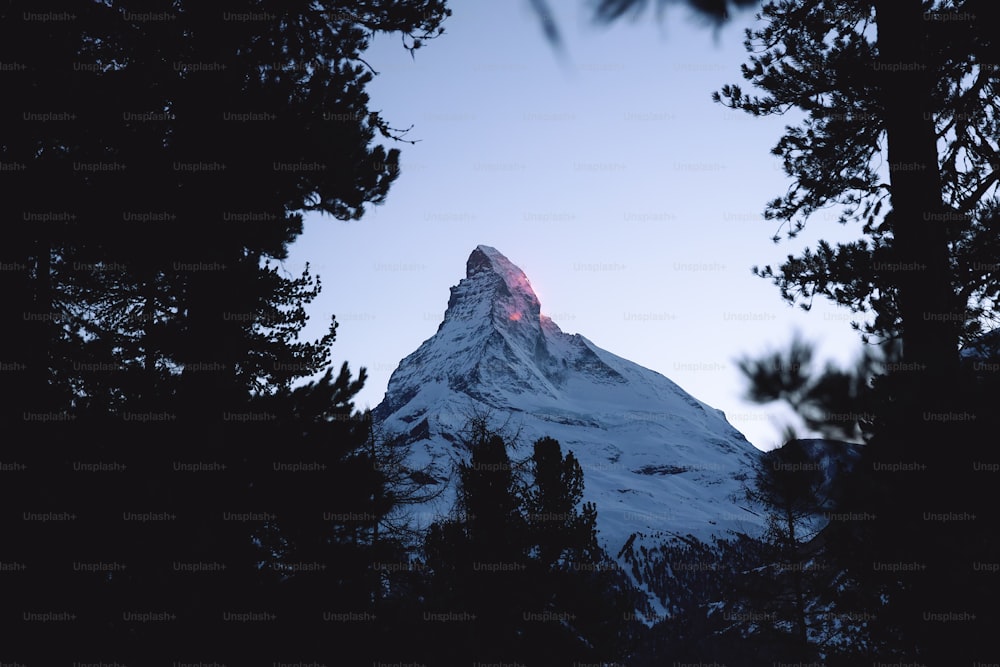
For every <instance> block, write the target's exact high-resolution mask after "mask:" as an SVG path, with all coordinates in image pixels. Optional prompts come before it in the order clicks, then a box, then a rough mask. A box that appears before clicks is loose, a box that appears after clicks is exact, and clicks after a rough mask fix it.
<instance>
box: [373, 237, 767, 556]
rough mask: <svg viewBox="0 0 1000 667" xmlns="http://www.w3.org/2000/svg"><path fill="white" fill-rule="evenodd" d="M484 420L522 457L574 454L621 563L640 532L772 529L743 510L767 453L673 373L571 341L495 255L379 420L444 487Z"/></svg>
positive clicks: (488, 251) (469, 281)
mask: <svg viewBox="0 0 1000 667" xmlns="http://www.w3.org/2000/svg"><path fill="white" fill-rule="evenodd" d="M483 413H489V414H491V417H492V419H493V421H494V422H495V424H496V426H498V427H499V426H505V428H506V430H507V431H509V432H517V433H518V442H519V444H520V449H519V450H516V451H515V452H514V453H513V456H514V457H518V456H525V455H527V454H528V453H529V452H530V446H531V443H533V442H534V441H535V440H536V439H537V438H540V437H542V436H545V435H547V436H550V437H553V438H555V439H557V440H558V441H559V442H560V443H561V445H562V447H563V450H564V452H565V451H566V450H571V451H573V453H574V455H575V456H576V457H577V458H578V459H579V461H580V464H581V466H582V467H583V469H584V475H585V485H586V487H585V500H587V501H591V502H594V503H595V504H596V506H597V511H598V529H599V535H598V536H599V538H600V540H601V541H602V543H603V545H604V546H605V548H606V549H607V550H608V552H609V553H611V554H612V555H615V554H617V553H618V551H619V550H620V549H621V547H622V545H624V544H625V542H626V541H627V540H628V539H629V537H630V536H631V535H632V534H633V533H637V532H638V533H640V534H641V536H640V537H642V536H645V537H646V539H650V540H658V539H661V538H664V537H670V536H678V535H687V534H691V535H694V536H696V537H699V538H701V539H708V538H710V537H711V536H713V535H722V534H724V533H725V532H726V531H728V530H735V531H740V532H747V533H751V534H754V533H757V532H758V531H759V530H760V528H761V521H760V519H759V517H757V516H756V515H755V514H753V513H752V512H750V511H748V510H746V509H744V507H743V503H741V502H740V500H739V497H740V491H741V487H742V484H743V480H744V479H747V477H748V476H749V475H750V473H751V472H752V469H753V466H754V465H755V463H756V462H757V460H758V457H759V452H758V450H756V449H755V448H754V447H753V446H752V445H751V444H750V443H749V442H747V440H746V439H745V438H744V437H743V435H742V434H741V433H740V432H739V431H737V430H736V429H735V428H733V426H732V425H730V424H729V423H728V422H727V421H726V419H725V416H724V415H723V413H722V412H721V411H719V410H716V409H713V408H711V407H709V406H707V405H705V404H704V403H702V402H700V401H698V400H697V399H695V398H694V397H692V396H691V395H690V394H688V393H686V392H685V391H684V390H683V389H681V388H680V387H679V386H677V385H676V384H675V383H673V382H672V381H670V380H669V379H667V378H666V377H664V376H663V375H660V374H659V373H656V372H654V371H651V370H649V369H647V368H643V367H642V366H639V365H637V364H635V363H632V362H631V361H628V360H627V359H623V358H622V357H619V356H616V355H614V354H612V353H610V352H607V351H606V350H602V349H601V348H599V347H597V346H596V345H594V344H593V343H592V342H590V341H589V340H587V339H586V338H584V337H583V336H581V335H579V334H577V335H569V334H566V333H563V332H562V331H561V330H560V329H559V327H558V326H557V325H556V323H555V322H553V321H552V320H551V319H549V318H548V317H547V316H545V315H543V314H541V309H540V304H539V302H538V297H537V296H536V295H535V293H534V291H533V290H532V288H531V283H530V282H529V281H528V278H527V277H526V276H525V275H524V273H523V272H522V271H521V270H520V269H519V268H518V267H516V266H515V265H514V264H512V263H511V262H510V261H509V260H508V259H507V258H506V257H504V256H503V255H502V254H500V253H499V252H498V251H497V250H495V249H493V248H491V247H488V246H479V247H478V248H476V249H475V250H474V251H473V252H472V254H471V255H470V257H469V260H468V263H467V266H466V277H465V279H464V280H462V281H461V282H460V283H459V284H458V285H457V286H455V287H452V288H451V298H450V299H449V302H448V308H447V310H446V312H445V314H444V320H443V321H442V323H441V325H440V326H439V328H438V330H437V332H436V333H435V334H434V336H432V337H431V338H429V339H428V340H426V341H424V343H423V344H422V345H421V346H420V347H419V348H418V349H417V350H416V351H415V352H413V353H412V354H410V355H409V356H407V357H406V358H405V359H403V360H402V362H401V363H400V364H399V367H398V368H397V369H396V371H395V372H394V373H393V375H392V377H391V379H390V381H389V386H388V390H387V392H386V396H385V398H384V399H383V401H382V403H381V404H379V406H378V407H376V408H375V411H374V415H375V418H376V421H377V422H379V423H380V424H381V425H382V427H383V429H384V430H386V431H387V432H390V433H395V434H399V435H401V436H402V440H403V441H406V442H410V443H413V444H412V454H411V459H410V465H411V466H412V467H414V468H419V467H422V466H424V465H430V466H431V468H430V473H431V475H432V476H433V478H434V480H435V482H436V483H437V484H440V485H445V484H448V480H449V477H450V476H451V475H452V472H451V471H452V463H453V461H454V460H456V459H457V458H459V457H463V456H465V453H464V452H462V450H461V448H459V447H457V446H456V434H457V433H459V432H461V430H462V428H463V426H464V425H465V424H466V423H467V421H468V419H469V418H470V417H472V416H473V415H477V414H483ZM453 486H454V484H451V485H450V487H449V488H450V489H451V490H449V491H447V492H445V493H444V494H443V495H442V496H441V497H440V498H439V499H438V500H437V501H436V502H435V503H434V504H432V505H430V506H428V507H425V508H423V511H422V512H421V513H419V515H418V516H419V518H420V519H421V521H420V522H419V523H421V524H423V525H426V524H427V523H429V522H430V521H431V520H433V518H434V516H435V514H437V513H442V514H443V513H445V512H447V510H448V509H449V508H450V507H451V505H452V501H453V499H454V494H453V492H452V491H453Z"/></svg>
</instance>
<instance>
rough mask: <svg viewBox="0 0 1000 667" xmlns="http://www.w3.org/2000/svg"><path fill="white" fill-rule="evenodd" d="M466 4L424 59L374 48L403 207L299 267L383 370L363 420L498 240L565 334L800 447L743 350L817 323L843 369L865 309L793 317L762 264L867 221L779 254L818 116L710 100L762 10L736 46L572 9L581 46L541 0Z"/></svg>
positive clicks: (688, 24) (330, 238)
mask: <svg viewBox="0 0 1000 667" xmlns="http://www.w3.org/2000/svg"><path fill="white" fill-rule="evenodd" d="M450 6H451V7H452V9H453V12H454V14H453V16H452V17H451V18H450V19H448V20H447V21H446V23H445V29H446V32H445V34H444V35H442V36H441V37H439V38H437V39H435V40H431V41H429V42H427V43H426V46H425V48H422V49H420V50H418V51H417V52H416V57H415V58H411V57H410V55H409V53H408V52H406V51H405V50H404V49H403V47H402V45H401V44H400V43H399V40H398V38H386V37H379V38H377V39H376V40H375V43H374V44H373V47H372V49H371V50H370V51H369V52H368V54H367V55H366V56H365V59H366V61H367V62H368V63H370V64H371V65H372V67H374V69H375V70H377V71H378V72H379V76H377V77H376V78H375V81H374V82H373V83H372V84H371V85H370V87H369V91H370V94H371V98H372V105H371V106H372V108H374V109H379V110H381V112H382V114H383V116H384V117H385V118H386V119H387V120H388V121H389V122H390V124H392V125H393V126H394V127H398V128H406V127H409V126H411V125H412V126H413V127H412V129H411V130H410V131H409V133H408V134H407V135H406V136H407V138H409V139H414V140H418V143H416V144H415V145H412V146H411V145H408V144H392V143H391V142H390V143H388V144H386V145H387V147H391V146H392V145H395V146H397V147H399V148H401V150H402V158H401V174H400V177H399V179H398V180H397V181H396V182H395V184H394V185H393V187H392V189H391V190H390V193H389V197H388V201H387V203H385V204H384V205H382V206H378V207H372V208H370V210H369V211H368V213H367V214H366V215H365V217H364V218H363V219H362V220H360V221H355V222H349V223H344V222H340V221H337V220H334V219H331V218H328V217H322V216H319V215H310V216H307V218H306V225H305V227H306V231H305V233H304V234H303V236H302V237H300V239H299V240H298V241H297V242H296V243H295V244H294V246H293V247H292V251H291V255H290V257H289V259H288V260H287V261H286V262H285V266H286V268H287V269H288V270H289V271H290V272H291V273H293V274H294V273H296V272H298V271H300V270H301V268H302V266H303V265H304V263H305V262H306V261H309V262H310V263H311V266H312V269H313V271H314V272H315V273H317V274H319V275H320V277H321V278H322V279H323V281H324V291H323V293H322V294H321V295H320V297H319V298H318V299H317V300H316V301H315V302H314V303H313V304H312V305H311V307H310V309H309V313H310V315H311V327H313V325H315V327H314V328H310V329H308V330H307V332H309V333H312V334H313V336H314V337H315V336H318V335H319V328H320V325H321V324H322V323H325V322H326V321H327V320H328V318H329V315H330V314H335V315H336V316H337V320H338V322H339V323H340V326H339V329H338V333H337V342H336V343H335V344H334V346H333V359H334V360H335V362H336V363H337V364H338V365H339V363H340V362H342V361H345V360H346V361H348V362H349V363H350V364H351V367H352V368H353V369H354V370H355V371H356V370H357V369H358V368H359V367H361V366H365V367H366V368H367V369H368V373H369V380H368V383H367V385H366V388H365V389H364V391H363V392H362V394H361V395H360V400H359V401H358V407H360V408H364V407H375V405H377V404H378V403H379V401H381V399H382V397H383V395H384V393H385V389H386V385H387V383H388V380H389V376H390V374H391V373H392V371H393V370H394V369H395V367H396V366H397V364H398V363H399V361H400V360H401V359H402V358H403V357H404V356H406V355H407V354H409V353H410V352H412V351H414V350H415V349H416V348H417V347H418V346H419V345H420V343H421V342H423V341H424V340H425V339H427V338H429V337H430V336H432V335H433V334H434V332H435V330H436V329H437V326H438V324H439V323H440V322H441V319H442V316H443V314H444V311H445V307H446V306H447V302H448V296H449V292H448V288H449V287H450V286H452V285H455V284H456V283H458V281H459V280H460V279H462V278H463V277H464V275H465V262H466V259H467V258H468V256H469V254H470V253H471V252H472V250H473V249H474V248H475V247H476V246H477V245H479V244H486V245H490V246H493V247H495V248H496V249H498V250H499V251H500V252H501V253H503V254H504V255H506V256H507V257H508V258H509V259H510V260H511V261H512V262H513V263H514V264H516V265H517V266H519V267H520V268H521V269H523V270H524V272H525V273H526V274H527V276H528V278H529V279H530V280H531V283H532V286H533V287H534V289H535V292H536V294H537V295H538V297H539V300H540V301H541V307H542V312H543V313H545V314H547V315H549V316H550V317H551V318H552V319H553V320H555V322H556V323H557V324H558V325H559V326H560V327H561V328H562V329H563V331H565V332H567V333H580V334H583V335H584V336H586V337H587V338H589V339H590V340H592V341H593V342H594V343H595V344H597V345H599V346H600V347H603V348H604V349H606V350H608V351H610V352H613V353H614V354H617V355H619V356H622V357H625V358H627V359H630V360H632V361H634V362H636V363H638V364H641V365H643V366H645V367H647V368H650V369H653V370H655V371H658V372H660V373H662V374H663V375H666V376H667V377H669V378H670V379H671V380H673V381H674V382H676V383H677V384H679V385H680V386H681V387H683V388H684V389H686V390H687V391H688V392H690V393H691V394H693V395H694V396H695V397H696V398H698V399H700V400H702V401H704V402H706V403H708V404H709V405H711V406H713V407H716V408H720V409H722V410H724V411H725V412H726V415H727V417H728V419H729V421H730V422H731V423H732V424H733V425H734V426H735V427H736V428H738V429H739V430H740V431H742V432H743V433H744V434H745V435H746V436H747V438H748V439H749V440H750V441H751V442H752V443H753V444H754V445H756V446H757V447H759V448H762V449H770V448H772V447H774V446H776V445H778V444H780V432H781V428H782V426H783V425H784V424H785V423H786V422H787V421H788V420H789V415H787V414H786V413H784V412H783V411H781V410H779V409H775V408H771V407H761V406H757V405H755V404H751V403H748V402H746V401H744V400H742V394H743V391H744V388H745V382H744V380H743V379H742V376H741V375H740V373H739V371H738V368H737V366H736V363H735V359H736V358H738V357H739V356H741V355H743V354H751V355H755V354H758V353H760V352H762V351H765V350H767V349H770V348H778V347H783V346H784V345H785V344H786V343H787V342H788V341H789V340H790V338H791V336H792V333H793V331H795V330H798V331H800V332H802V333H803V334H804V336H805V337H806V338H807V339H810V340H814V341H816V342H817V343H818V344H819V352H820V357H821V358H831V359H833V360H835V361H836V362H839V363H847V362H849V361H850V360H852V359H853V358H854V357H855V356H856V355H857V354H858V353H859V352H860V349H861V342H860V338H859V336H858V334H857V333H856V332H854V331H853V330H851V328H850V325H849V322H850V320H851V314H850V313H849V312H847V311H845V310H842V309H837V308H834V307H833V306H831V305H829V304H827V303H826V302H820V301H818V300H817V301H816V303H815V305H814V308H813V309H812V311H811V312H809V313H805V312H803V311H801V310H799V309H797V308H793V307H791V306H789V305H787V304H786V303H784V302H783V301H782V300H781V298H780V296H779V293H778V290H777V288H776V287H774V286H772V285H771V284H770V283H769V282H767V281H765V280H763V279H760V278H757V277H755V276H753V275H752V274H751V272H750V268H751V266H753V265H755V264H756V265H764V264H769V263H770V264H777V263H780V261H781V260H782V259H784V258H785V257H786V256H787V255H788V254H790V253H793V254H798V253H799V251H800V250H801V249H802V248H803V247H805V246H806V245H812V244H813V243H814V242H815V240H816V239H819V238H826V239H828V240H830V241H831V242H836V241H838V240H846V239H850V238H854V237H855V235H856V231H857V230H856V229H854V228H853V227H852V226H851V225H848V226H846V227H845V226H841V225H838V224H837V222H836V218H837V211H833V210H831V211H825V212H821V213H820V214H818V215H816V216H815V217H814V218H813V219H812V220H811V221H810V223H809V225H808V226H807V228H806V230H805V232H803V233H802V234H801V235H800V236H799V238H797V239H795V240H794V241H790V242H782V243H780V244H775V243H773V242H772V241H771V237H772V236H773V235H774V234H775V232H776V231H778V224H776V223H773V222H767V221H764V220H763V215H762V213H763V210H764V206H765V204H766V202H767V201H768V200H769V199H772V198H774V197H776V196H779V195H781V194H782V193H783V192H784V191H785V190H786V189H787V187H788V186H789V184H790V182H791V181H790V179H789V178H788V177H787V176H786V175H785V174H784V172H783V171H782V169H781V164H780V162H779V161H778V159H777V158H775V157H773V156H771V155H770V152H769V151H770V149H771V147H772V146H773V145H774V144H775V143H776V142H777V140H778V138H779V136H780V134H781V131H782V128H783V127H784V126H785V125H786V124H788V123H794V122H795V121H796V117H794V116H791V115H789V116H784V117H778V118H752V117H749V116H747V115H746V114H744V113H742V112H739V111H733V110H730V109H727V108H725V107H724V106H722V105H721V104H716V103H714V102H712V100H711V97H710V96H711V93H712V92H713V91H715V90H718V89H719V88H720V87H721V86H722V85H723V84H726V83H740V84H742V83H743V81H742V78H741V75H740V69H739V68H740V65H741V64H742V63H743V62H745V61H746V52H745V50H744V48H743V44H742V42H743V29H744V28H745V27H747V26H750V25H752V24H753V21H754V19H753V15H752V13H747V14H742V15H738V16H737V17H736V18H735V20H734V21H733V23H732V24H731V25H728V26H727V27H725V28H723V29H722V30H720V31H719V32H718V33H717V34H716V33H714V32H713V31H712V30H711V29H710V28H707V27H705V26H703V25H700V24H699V22H698V21H697V20H695V19H694V18H693V17H692V16H691V15H690V14H689V13H688V12H687V11H686V10H685V9H682V8H680V7H677V8H675V9H674V10H673V11H668V12H667V15H666V17H665V19H664V20H663V21H661V22H656V21H655V20H654V18H653V15H652V14H646V15H644V16H643V17H642V18H641V19H640V20H639V21H637V22H634V23H633V22H629V21H624V22H622V23H621V24H618V25H615V26H612V27H610V28H609V27H604V26H597V25H594V24H593V22H592V21H591V20H590V18H589V16H588V14H587V12H586V8H585V4H584V3H583V2H568V1H567V2H560V3H559V6H558V7H557V8H556V9H557V12H558V13H557V16H556V18H557V20H558V21H559V24H560V27H561V29H562V33H563V37H564V39H565V45H564V46H565V48H564V49H563V50H562V51H561V52H560V51H557V50H555V49H553V48H552V46H551V45H550V44H549V43H548V42H547V41H546V40H545V38H544V37H543V34H542V30H541V27H540V24H539V22H538V20H537V17H536V16H535V15H534V14H532V13H531V11H530V9H529V5H528V3H527V1H526V0H523V1H519V2H511V3H485V2H475V1H471V0H455V1H453V2H452V3H450ZM744 88H745V89H746V87H744Z"/></svg>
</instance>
